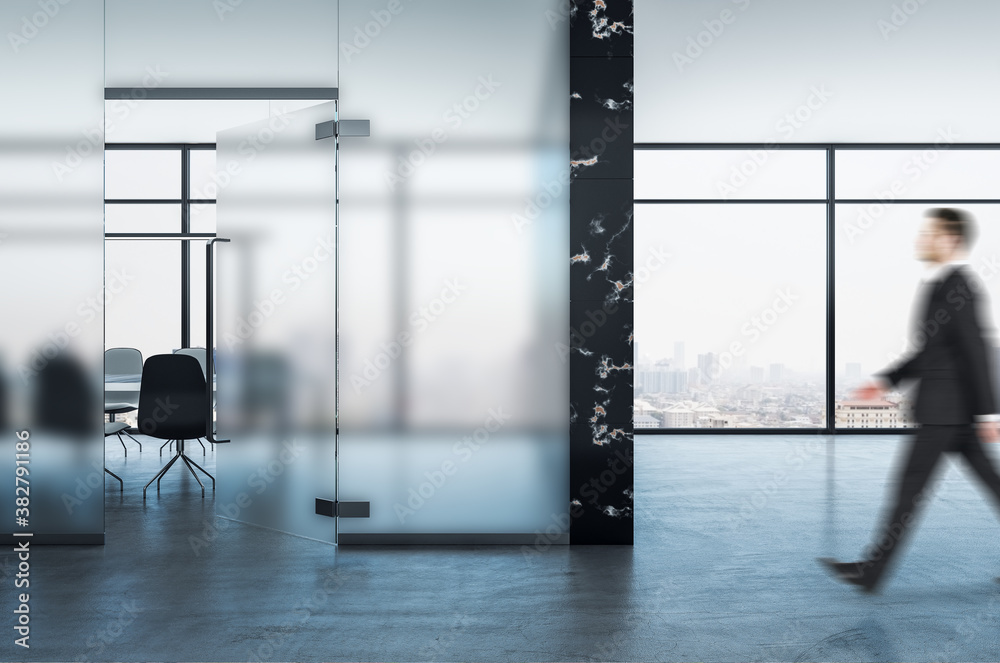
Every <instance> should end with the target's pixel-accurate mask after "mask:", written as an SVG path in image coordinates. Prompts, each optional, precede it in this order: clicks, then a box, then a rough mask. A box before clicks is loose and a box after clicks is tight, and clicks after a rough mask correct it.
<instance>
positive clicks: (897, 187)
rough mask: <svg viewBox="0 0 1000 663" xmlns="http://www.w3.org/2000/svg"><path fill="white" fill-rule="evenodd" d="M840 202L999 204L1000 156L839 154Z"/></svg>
mask: <svg viewBox="0 0 1000 663" xmlns="http://www.w3.org/2000/svg"><path fill="white" fill-rule="evenodd" d="M836 164H837V174H836V183H837V198H847V199H854V200H882V201H885V202H886V203H889V202H891V201H893V200H903V199H906V198H922V199H930V198H936V199H939V200H944V199H948V198H952V199H969V198H979V199H982V198H992V199H1000V151H998V150H962V149H953V148H950V147H949V146H948V145H942V146H930V147H928V148H927V149H924V150H838V151H837V158H836Z"/></svg>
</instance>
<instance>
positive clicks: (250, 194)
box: [206, 102, 337, 543]
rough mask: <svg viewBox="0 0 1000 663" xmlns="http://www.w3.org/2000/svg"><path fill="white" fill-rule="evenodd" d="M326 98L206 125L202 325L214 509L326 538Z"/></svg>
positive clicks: (329, 306)
mask: <svg viewBox="0 0 1000 663" xmlns="http://www.w3.org/2000/svg"><path fill="white" fill-rule="evenodd" d="M336 109H337V106H336V102H330V103H324V104H320V105H317V106H313V107H310V108H306V109H304V110H299V111H295V112H281V111H280V109H279V112H277V113H274V114H273V115H272V117H270V118H269V119H267V120H264V121H260V122H256V123H253V124H249V125H245V126H241V127H237V128H234V129H229V130H227V131H221V132H219V133H218V135H217V150H218V151H217V157H216V173H215V180H216V184H217V185H218V204H217V208H218V209H217V215H218V221H217V224H218V225H217V236H218V237H219V238H220V239H219V241H217V242H215V243H214V247H213V246H211V245H210V247H209V249H208V251H210V252H212V251H214V260H212V263H213V264H214V276H215V292H214V297H211V298H210V299H214V302H215V315H214V323H213V321H212V319H211V318H212V316H210V320H209V322H208V325H209V328H208V329H207V330H206V334H210V333H211V334H212V336H213V337H214V345H215V348H216V354H215V366H216V373H217V384H218V388H217V396H216V399H217V402H216V413H217V415H216V416H217V422H216V427H217V430H216V434H215V437H216V440H217V441H219V442H222V441H223V440H225V442H224V443H220V444H219V445H218V447H217V453H218V456H217V459H218V460H217V473H218V474H217V476H218V493H217V495H216V513H217V515H219V516H222V517H226V518H231V519H234V520H238V521H242V522H246V523H251V524H255V525H260V526H264V527H269V528H272V529H276V530H281V531H284V532H289V533H292V534H297V535H300V536H306V537H310V538H314V539H319V540H322V541H328V542H331V543H335V542H336V540H337V527H336V519H335V518H334V519H331V518H327V517H324V516H323V515H319V514H318V513H317V510H319V511H320V512H323V511H324V509H329V511H328V512H327V515H334V514H335V513H336V498H337V172H336V167H337V163H336V158H337V157H336V155H337V152H336V149H337V146H336V138H335V137H333V136H332V132H331V134H330V136H331V137H330V138H328V139H326V138H323V139H321V138H319V136H320V133H318V127H317V125H320V128H319V130H321V129H322V127H323V126H332V122H334V121H335V120H336ZM225 240H228V241H225ZM208 282H209V283H211V279H209V280H208ZM317 498H320V500H321V503H320V506H319V508H318V507H317V504H318V503H317ZM324 505H325V506H324Z"/></svg>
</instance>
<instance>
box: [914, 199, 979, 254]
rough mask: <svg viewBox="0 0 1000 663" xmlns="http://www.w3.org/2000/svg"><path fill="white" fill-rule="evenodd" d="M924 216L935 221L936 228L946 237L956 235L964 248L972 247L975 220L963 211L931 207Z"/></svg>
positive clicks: (952, 208)
mask: <svg viewBox="0 0 1000 663" xmlns="http://www.w3.org/2000/svg"><path fill="white" fill-rule="evenodd" d="M924 216H926V217H928V218H931V219H937V224H938V228H940V229H941V232H943V233H945V234H946V235H958V236H959V239H961V241H962V245H963V246H965V248H969V247H971V246H972V242H973V241H974V240H975V236H976V229H975V220H974V219H973V218H972V215H971V214H969V213H968V212H966V211H965V210H961V209H957V208H954V207H932V208H931V209H929V210H927V211H926V212H924Z"/></svg>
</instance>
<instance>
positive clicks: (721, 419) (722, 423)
mask: <svg viewBox="0 0 1000 663" xmlns="http://www.w3.org/2000/svg"><path fill="white" fill-rule="evenodd" d="M703 423H704V424H705V427H706V428H736V419H735V417H733V416H732V415H727V414H716V415H709V416H708V417H705V418H704V419H703Z"/></svg>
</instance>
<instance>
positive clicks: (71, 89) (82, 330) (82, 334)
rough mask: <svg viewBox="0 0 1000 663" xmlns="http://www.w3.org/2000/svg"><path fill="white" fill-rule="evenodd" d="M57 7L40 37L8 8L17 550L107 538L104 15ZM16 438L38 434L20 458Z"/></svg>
mask: <svg viewBox="0 0 1000 663" xmlns="http://www.w3.org/2000/svg"><path fill="white" fill-rule="evenodd" d="M58 9H59V11H58V13H57V14H56V15H55V16H52V17H51V19H49V17H46V21H45V22H44V25H43V26H41V27H38V24H37V23H36V24H32V23H31V21H32V17H33V16H37V15H39V14H40V13H41V12H40V8H39V5H38V3H37V2H35V1H34V0H10V1H9V2H4V3H2V4H0V25H4V26H7V29H5V30H4V34H5V35H6V36H5V42H6V46H5V47H4V48H3V49H2V51H0V80H2V81H3V85H4V93H3V95H4V96H3V99H4V103H3V110H2V117H3V122H2V123H0V279H2V283H3V284H4V287H3V289H2V295H0V297H2V300H3V301H2V310H3V311H4V324H3V330H2V332H0V472H2V476H3V478H2V480H0V481H2V488H0V511H2V516H0V536H2V537H3V538H4V540H5V541H7V542H8V543H9V542H10V540H11V539H12V536H11V534H12V533H14V532H30V533H32V534H34V538H33V539H32V540H31V541H32V543H33V544H37V543H43V542H46V541H48V542H53V541H60V542H77V543H99V542H103V536H104V437H103V435H102V429H101V421H102V417H103V408H102V407H101V405H102V403H101V399H102V391H103V389H102V383H103V380H102V376H103V372H104V371H103V363H104V362H103V348H102V337H103V326H102V318H101V314H100V310H101V308H100V307H101V299H102V297H103V272H104V242H103V236H102V231H103V226H104V223H103V193H104V191H103V188H104V185H103V159H102V149H101V148H102V142H103V135H102V133H103V132H102V127H103V117H102V99H101V97H102V94H101V88H102V68H103V60H102V58H103V52H102V39H103V29H102V6H101V3H100V2H92V1H84V2H80V3H73V4H71V5H67V6H64V5H59V6H58ZM25 25H27V26H28V27H29V28H30V30H27V31H22V28H23V26H25ZM25 32H27V36H25ZM15 431H26V434H27V435H28V436H29V437H28V439H27V440H26V441H24V443H22V446H21V447H20V448H16V447H15V445H16V444H18V443H20V441H19V440H18V438H17V437H16V436H15ZM15 453H21V454H24V455H21V456H15ZM17 461H21V463H20V466H21V467H22V468H23V469H24V472H23V474H22V476H21V477H20V481H17V479H18V477H16V476H15V466H16V465H17ZM17 488H21V494H17V493H15V490H16V489H17ZM26 488H28V489H30V491H29V490H26ZM117 489H118V487H117V483H116V484H115V487H114V490H115V491H116V493H115V494H117ZM29 492H30V495H28V493H29ZM17 499H20V500H24V501H22V502H21V503H19V504H18V503H15V500H17ZM25 502H27V503H25ZM15 508H24V509H25V511H24V512H22V513H17V512H15ZM18 517H22V518H24V521H21V522H18V521H17V520H16V518H18ZM11 587H12V585H11Z"/></svg>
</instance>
